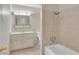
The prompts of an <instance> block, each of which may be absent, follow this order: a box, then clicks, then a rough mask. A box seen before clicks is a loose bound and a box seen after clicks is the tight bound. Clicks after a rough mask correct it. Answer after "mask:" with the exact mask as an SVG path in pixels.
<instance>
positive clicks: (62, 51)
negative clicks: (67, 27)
mask: <svg viewBox="0 0 79 59" xmlns="http://www.w3.org/2000/svg"><path fill="white" fill-rule="evenodd" d="M44 54H45V55H78V54H79V53H77V52H75V51H73V50H71V49H69V48H67V47H65V46H64V45H61V44H55V45H49V46H46V47H45V49H44Z"/></svg>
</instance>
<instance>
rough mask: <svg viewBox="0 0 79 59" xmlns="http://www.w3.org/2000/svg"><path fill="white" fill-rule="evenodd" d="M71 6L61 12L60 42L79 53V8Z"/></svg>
mask: <svg viewBox="0 0 79 59" xmlns="http://www.w3.org/2000/svg"><path fill="white" fill-rule="evenodd" d="M65 6H66V5H65ZM67 6H68V5H67ZM69 6H70V8H69V7H68V8H65V7H64V5H63V8H65V9H64V10H61V12H60V40H59V42H60V43H61V44H64V45H65V46H67V47H69V48H71V49H73V50H75V51H78V52H79V6H71V5H69Z"/></svg>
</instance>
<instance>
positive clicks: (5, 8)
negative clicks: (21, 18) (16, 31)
mask: <svg viewBox="0 0 79 59" xmlns="http://www.w3.org/2000/svg"><path fill="white" fill-rule="evenodd" d="M1 7H2V8H1ZM0 9H2V11H1V10H0V17H1V18H0V48H1V47H3V48H6V50H5V51H2V52H0V54H9V25H10V23H9V21H10V5H0ZM1 15H2V16H1Z"/></svg>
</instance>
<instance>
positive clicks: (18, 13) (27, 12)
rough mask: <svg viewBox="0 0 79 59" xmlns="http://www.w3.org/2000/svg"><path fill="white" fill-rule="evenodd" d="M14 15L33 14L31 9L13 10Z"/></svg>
mask: <svg viewBox="0 0 79 59" xmlns="http://www.w3.org/2000/svg"><path fill="white" fill-rule="evenodd" d="M14 14H15V15H24V16H25V15H27V16H30V15H32V14H33V12H31V11H20V12H14Z"/></svg>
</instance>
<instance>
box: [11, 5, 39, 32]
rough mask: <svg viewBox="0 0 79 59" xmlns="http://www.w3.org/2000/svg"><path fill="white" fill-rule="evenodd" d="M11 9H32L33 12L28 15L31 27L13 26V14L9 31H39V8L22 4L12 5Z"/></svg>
mask: <svg viewBox="0 0 79 59" xmlns="http://www.w3.org/2000/svg"><path fill="white" fill-rule="evenodd" d="M12 11H14V12H15V11H32V12H34V14H33V15H32V16H30V18H31V19H30V21H31V27H29V28H15V27H14V20H15V19H14V15H13V17H12V23H11V25H12V26H11V31H12V32H20V31H21V32H22V31H23V32H25V31H32V30H34V31H40V8H35V7H30V6H23V5H12Z"/></svg>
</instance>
